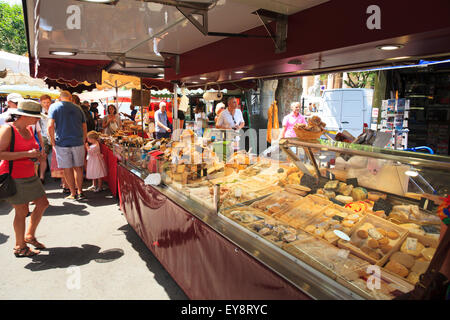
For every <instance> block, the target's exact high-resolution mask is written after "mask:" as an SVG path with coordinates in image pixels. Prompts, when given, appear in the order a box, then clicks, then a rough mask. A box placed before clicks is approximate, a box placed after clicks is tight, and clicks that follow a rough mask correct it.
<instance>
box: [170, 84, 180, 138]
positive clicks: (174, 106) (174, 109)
mask: <svg viewBox="0 0 450 320" xmlns="http://www.w3.org/2000/svg"><path fill="white" fill-rule="evenodd" d="M177 92H178V84H177V83H174V84H173V103H172V122H173V126H172V129H173V130H172V140H176V141H178V140H179V137H180V135H181V132H180V130H178V129H180V121H179V120H178V99H177ZM175 132H176V134H175Z"/></svg>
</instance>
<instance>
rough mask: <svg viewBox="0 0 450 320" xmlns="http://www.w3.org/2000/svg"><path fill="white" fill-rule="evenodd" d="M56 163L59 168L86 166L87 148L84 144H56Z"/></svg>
mask: <svg viewBox="0 0 450 320" xmlns="http://www.w3.org/2000/svg"><path fill="white" fill-rule="evenodd" d="M55 155H56V163H57V164H58V168H60V169H67V168H75V167H82V166H84V159H85V157H86V149H85V148H84V145H81V146H76V147H58V146H55Z"/></svg>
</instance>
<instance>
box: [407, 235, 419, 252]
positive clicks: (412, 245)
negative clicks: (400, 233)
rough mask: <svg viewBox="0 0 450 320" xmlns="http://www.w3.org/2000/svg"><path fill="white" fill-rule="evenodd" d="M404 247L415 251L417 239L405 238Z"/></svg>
mask: <svg viewBox="0 0 450 320" xmlns="http://www.w3.org/2000/svg"><path fill="white" fill-rule="evenodd" d="M406 249H407V250H411V251H415V250H416V249H417V239H416V238H409V237H408V238H406Z"/></svg>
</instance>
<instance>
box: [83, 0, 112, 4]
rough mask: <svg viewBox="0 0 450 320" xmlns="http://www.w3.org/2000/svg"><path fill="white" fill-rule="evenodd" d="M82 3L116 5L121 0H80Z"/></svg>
mask: <svg viewBox="0 0 450 320" xmlns="http://www.w3.org/2000/svg"><path fill="white" fill-rule="evenodd" d="M78 1H81V2H92V3H104V4H116V3H117V2H119V0H78Z"/></svg>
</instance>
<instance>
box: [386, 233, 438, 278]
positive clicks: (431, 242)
mask: <svg viewBox="0 0 450 320" xmlns="http://www.w3.org/2000/svg"><path fill="white" fill-rule="evenodd" d="M407 238H415V239H417V240H418V241H419V242H420V243H422V244H423V245H424V246H425V247H426V248H437V247H438V245H439V240H438V239H435V238H431V237H427V236H423V235H420V234H414V233H412V232H408V235H407V236H406V237H405V238H404V239H403V241H402V242H401V243H400V246H399V247H398V248H397V250H396V251H394V252H392V254H394V253H395V252H398V251H400V248H401V247H402V245H403V243H404V242H405V241H406V239H407ZM415 260H417V259H415ZM388 262H389V260H387V261H386V263H385V264H383V266H386V264H387V263H388ZM383 270H384V271H385V272H387V273H389V274H391V275H393V276H396V277H398V278H401V279H402V280H404V281H407V282H408V283H410V284H412V285H414V284H415V283H414V282H412V281H410V280H409V279H407V278H402V277H400V276H399V275H397V274H395V273H393V272H391V271H389V270H387V269H385V268H383ZM409 271H410V272H411V270H409Z"/></svg>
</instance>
